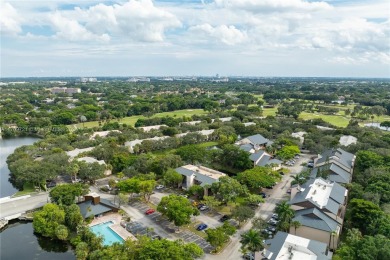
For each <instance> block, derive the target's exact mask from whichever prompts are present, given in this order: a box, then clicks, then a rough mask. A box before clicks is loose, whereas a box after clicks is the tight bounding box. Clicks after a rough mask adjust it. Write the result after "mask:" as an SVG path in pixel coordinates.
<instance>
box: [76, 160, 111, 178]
mask: <svg viewBox="0 0 390 260" xmlns="http://www.w3.org/2000/svg"><path fill="white" fill-rule="evenodd" d="M78 164H79V167H80V170H79V177H80V178H81V179H82V180H85V181H89V182H91V183H93V182H95V180H97V179H99V178H101V177H103V176H104V171H105V170H106V166H105V165H100V164H99V163H97V162H94V163H86V162H78Z"/></svg>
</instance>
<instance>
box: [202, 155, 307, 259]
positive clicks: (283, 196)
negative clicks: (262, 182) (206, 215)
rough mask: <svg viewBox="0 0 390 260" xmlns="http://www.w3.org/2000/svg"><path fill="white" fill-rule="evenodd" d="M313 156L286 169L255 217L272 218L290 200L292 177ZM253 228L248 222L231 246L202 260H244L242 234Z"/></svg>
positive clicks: (233, 238) (233, 239)
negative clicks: (281, 204)
mask: <svg viewBox="0 0 390 260" xmlns="http://www.w3.org/2000/svg"><path fill="white" fill-rule="evenodd" d="M311 156H313V155H307V154H305V155H302V156H301V157H300V158H299V159H298V160H297V162H296V163H295V165H294V166H290V167H286V168H288V169H289V170H290V173H289V174H285V175H283V177H282V180H281V181H280V182H279V183H278V184H277V185H275V187H274V188H273V189H269V190H266V193H267V195H269V197H268V198H266V201H265V203H262V204H261V206H260V207H259V209H257V210H256V215H255V217H262V218H263V219H269V218H271V215H272V213H273V212H274V210H275V207H276V204H277V203H280V202H282V201H283V200H288V199H289V194H288V193H287V190H288V189H289V188H290V186H291V185H290V184H291V181H292V180H293V179H292V178H291V176H292V175H295V174H297V173H300V172H301V171H302V170H303V169H304V167H303V166H301V164H302V163H304V162H308V161H309V160H310V157H311ZM251 227H252V222H251V221H248V222H247V223H246V224H245V225H244V226H243V227H242V228H241V229H240V230H238V231H237V233H236V234H235V235H233V236H232V237H231V240H232V242H231V243H230V245H229V246H228V247H227V248H226V249H225V250H224V251H223V252H221V253H220V254H219V255H205V256H204V257H203V258H202V259H213V260H214V259H220V260H230V259H231V260H235V259H242V254H241V253H240V247H241V243H240V238H241V234H243V233H245V232H246V231H248V230H249V229H250V228H251Z"/></svg>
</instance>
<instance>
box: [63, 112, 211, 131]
mask: <svg viewBox="0 0 390 260" xmlns="http://www.w3.org/2000/svg"><path fill="white" fill-rule="evenodd" d="M204 114H207V112H206V111H204V110H203V109H185V110H175V111H171V112H163V113H158V114H155V115H153V116H152V118H153V117H165V116H172V117H183V116H186V117H190V116H192V115H204ZM140 118H146V117H145V116H142V115H139V116H128V117H125V118H123V119H122V120H120V121H119V123H121V124H127V125H131V126H134V124H135V123H136V122H137V120H138V119H140ZM112 122H115V120H112ZM75 126H76V127H77V128H82V127H83V124H82V123H79V124H74V125H70V126H68V127H69V129H71V130H74V129H75ZM96 126H99V122H98V121H91V122H85V123H84V127H87V128H89V127H96Z"/></svg>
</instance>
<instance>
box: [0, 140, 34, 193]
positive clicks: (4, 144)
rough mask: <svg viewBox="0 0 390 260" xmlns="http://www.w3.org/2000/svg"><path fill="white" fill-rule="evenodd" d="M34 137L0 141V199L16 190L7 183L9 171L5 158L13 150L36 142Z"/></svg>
mask: <svg viewBox="0 0 390 260" xmlns="http://www.w3.org/2000/svg"><path fill="white" fill-rule="evenodd" d="M38 140H39V138H35V137H20V138H11V139H0V198H2V197H7V196H11V195H13V194H14V193H15V192H17V191H18V190H17V189H16V188H15V187H14V186H13V185H12V184H11V183H10V182H9V181H8V178H9V174H10V172H9V169H8V166H7V157H8V155H10V154H12V153H13V152H14V150H15V149H16V148H18V147H20V146H23V145H30V144H33V143H35V142H36V141H38Z"/></svg>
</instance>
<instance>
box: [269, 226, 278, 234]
mask: <svg viewBox="0 0 390 260" xmlns="http://www.w3.org/2000/svg"><path fill="white" fill-rule="evenodd" d="M267 230H268V231H271V232H273V233H274V232H276V227H272V226H269V227H267Z"/></svg>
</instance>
